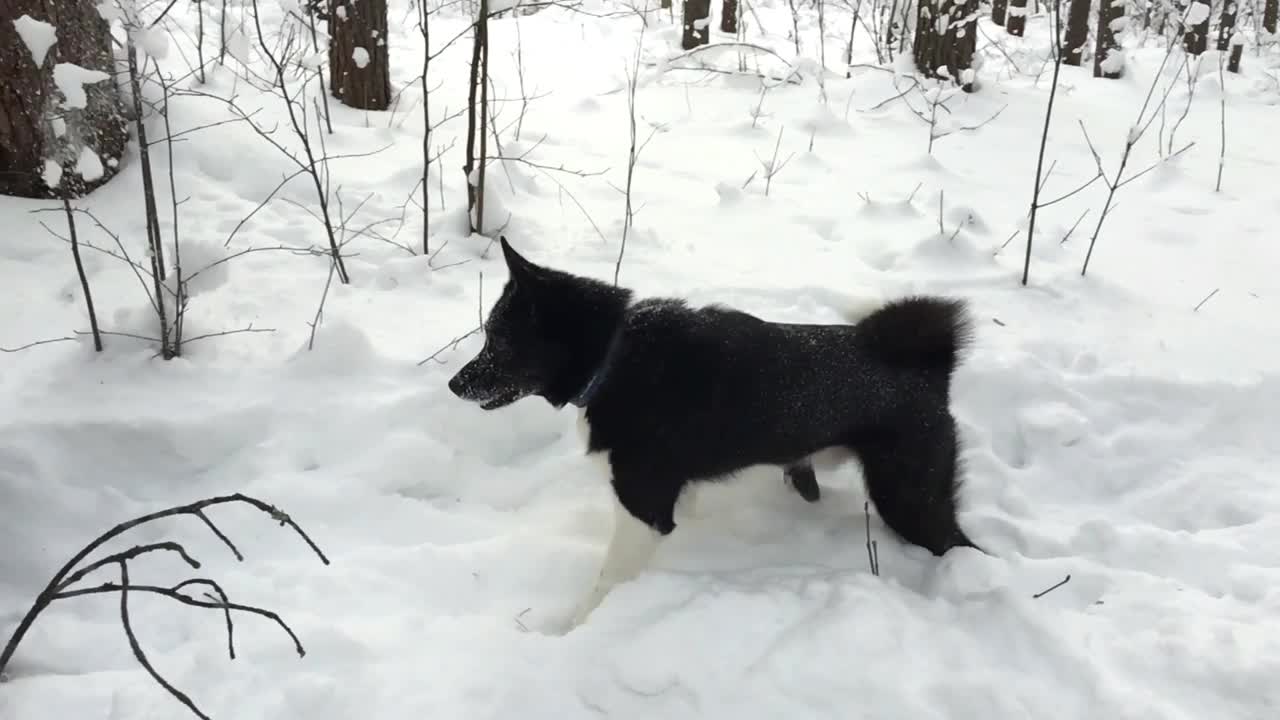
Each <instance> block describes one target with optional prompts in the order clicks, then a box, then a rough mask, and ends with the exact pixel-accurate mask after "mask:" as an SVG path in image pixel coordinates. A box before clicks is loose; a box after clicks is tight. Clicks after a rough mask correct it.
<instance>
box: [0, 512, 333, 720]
mask: <svg viewBox="0 0 1280 720" xmlns="http://www.w3.org/2000/svg"><path fill="white" fill-rule="evenodd" d="M233 503H243V504H247V505H249V506H251V507H253V508H255V509H257V510H259V511H261V512H263V513H265V514H266V515H268V516H269V517H270V518H271V519H272V520H274V521H276V522H278V523H280V524H281V525H285V526H288V527H290V528H291V529H292V530H293V531H294V532H296V533H297V534H298V536H299V537H301V538H302V539H303V541H305V542H306V543H307V545H308V546H309V547H310V548H311V550H312V551H313V552H314V553H315V554H316V556H317V557H319V558H320V560H321V562H323V563H324V564H325V565H328V564H329V559H328V558H327V557H325V555H324V553H323V552H322V551H321V550H320V548H319V547H318V546H317V545H316V544H315V542H314V541H312V540H311V538H310V536H308V535H307V534H306V532H305V531H303V530H302V528H301V527H299V526H298V524H297V523H296V522H294V521H293V519H292V518H290V517H289V515H288V514H287V513H285V512H283V511H281V510H279V509H278V508H276V507H275V506H273V505H269V504H268V503H266V502H263V501H261V500H258V499H257V498H253V497H250V496H247V495H244V494H241V493H236V494H234V495H225V496H219V497H212V498H207V499H204V500H200V501H197V502H194V503H190V504H187V505H180V506H177V507H172V508H169V509H166V510H160V511H158V512H153V513H149V514H147V515H143V516H141V517H138V518H134V519H133V520H129V521H127V522H123V523H120V524H119V525H116V526H115V527H113V528H111V529H110V530H108V531H106V532H104V533H102V534H101V535H99V536H98V537H97V538H95V539H94V540H92V541H90V542H89V544H87V545H85V546H84V547H83V548H81V549H80V551H79V552H77V553H76V554H75V556H74V557H72V558H71V559H70V560H68V561H67V562H66V563H65V564H64V565H63V566H62V567H61V568H60V569H59V570H58V572H57V573H55V574H54V576H53V578H51V579H50V580H49V582H48V584H47V585H45V588H44V589H43V590H42V591H41V592H40V594H39V595H37V596H36V599H35V602H34V603H33V604H32V606H31V608H30V609H28V610H27V613H26V614H25V615H24V616H23V618H22V620H21V621H20V622H19V623H18V627H17V628H16V629H15V630H14V632H13V634H12V635H11V636H10V637H9V640H8V641H7V642H6V643H5V646H4V650H3V651H2V652H0V673H3V671H4V669H5V668H6V667H8V665H9V662H10V660H12V658H13V656H14V653H15V652H16V651H17V648H18V645H19V643H21V642H22V639H23V638H24V637H25V636H26V634H27V632H28V631H29V630H30V629H31V626H32V625H33V624H34V623H35V621H36V618H37V617H38V616H39V615H40V613H41V612H43V611H44V610H45V609H46V608H48V607H49V605H51V604H53V603H54V602H56V601H58V600H64V599H68V598H72V597H80V596H85V595H95V594H102V593H108V592H118V593H119V594H120V621H121V625H122V626H123V628H124V631H125V635H126V636H127V638H128V640H129V646H130V648H131V649H132V651H133V655H134V657H135V658H136V659H137V661H138V663H139V664H140V665H142V667H143V668H144V669H145V670H146V671H147V673H148V674H150V675H151V677H152V678H153V679H154V680H155V681H156V682H157V683H158V684H159V685H160V686H161V687H163V688H164V689H165V690H166V691H168V692H169V693H170V694H171V695H173V696H174V697H175V698H176V699H178V700H179V701H180V702H182V703H183V704H184V705H185V706H186V707H187V708H188V709H190V710H191V711H192V712H193V713H194V714H195V715H197V716H198V717H200V718H204V719H205V720H208V716H207V715H205V714H204V713H202V712H201V711H200V710H199V708H197V707H196V705H195V703H194V702H192V700H191V699H190V698H189V697H188V696H187V695H185V694H184V693H183V692H182V691H180V690H178V689H177V688H176V687H174V686H173V685H172V684H171V683H169V682H168V681H167V680H165V678H164V677H163V676H162V675H160V673H159V672H158V671H157V670H156V669H155V667H154V666H153V665H152V664H151V662H150V660H149V659H148V658H147V656H146V652H145V651H144V650H143V649H142V646H141V644H140V643H139V642H138V639H137V636H136V634H135V633H134V630H133V623H132V619H131V617H130V615H129V593H130V592H147V593H153V594H160V595H164V596H166V597H170V598H172V599H175V600H178V601H179V602H182V603H184V604H187V605H193V606H196V607H205V608H214V609H220V610H223V611H224V613H225V616H226V623H227V633H228V640H227V642H228V647H229V651H230V653H231V656H232V658H234V657H235V650H234V644H233V640H232V635H231V633H232V624H231V611H232V610H235V611H237V612H245V613H251V614H256V615H260V616H262V617H266V618H269V619H272V620H274V621H275V622H276V623H277V624H278V625H280V626H281V627H282V628H284V630H285V631H286V632H287V633H288V634H289V636H290V638H291V639H292V640H293V642H294V645H295V648H296V649H297V651H298V654H299V656H301V655H303V654H304V650H303V648H302V644H301V642H300V641H299V640H298V638H297V636H296V635H295V634H294V632H293V631H292V630H291V629H290V628H289V627H288V626H287V625H286V624H285V623H284V621H283V620H282V619H281V618H280V617H279V616H278V615H276V614H275V613H273V612H270V611H267V610H263V609H261V608H254V607H251V606H248V605H241V604H238V603H231V602H229V601H227V599H226V597H227V596H226V593H225V592H224V591H223V590H222V587H221V586H220V585H218V584H217V583H216V582H215V581H213V580H209V579H206V578H193V579H190V580H187V581H184V582H182V583H179V584H177V585H175V586H173V587H170V588H163V587H159V586H152V585H143V586H136V585H133V584H131V583H130V581H129V562H130V561H131V560H134V559H136V558H138V557H140V556H142V555H146V554H148V553H153V552H173V553H175V554H177V555H178V556H179V557H181V558H182V560H183V561H184V562H186V563H187V565H188V566H190V567H192V568H194V569H198V568H199V567H200V562H199V561H198V560H196V559H195V558H194V557H192V556H191V555H190V553H188V552H187V551H186V549H185V548H184V547H183V546H182V545H180V544H179V543H176V542H172V541H166V542H158V543H149V544H145V545H136V546H134V547H131V548H129V549H127V550H123V551H120V552H115V553H111V554H108V555H106V556H104V557H101V558H99V559H98V560H95V561H93V562H90V563H88V564H86V565H83V566H81V563H83V562H84V561H85V560H86V559H87V558H88V557H89V556H90V555H91V554H93V553H94V552H95V551H96V550H98V549H99V548H101V547H102V546H103V545H104V544H106V543H108V542H110V541H111V540H113V539H115V538H116V537H118V536H120V535H122V534H123V533H125V532H128V531H129V530H131V529H133V528H135V527H137V526H139V525H142V524H145V523H148V522H152V521H155V520H159V519H162V518H168V517H175V516H178V515H193V516H195V517H197V518H198V519H200V520H201V522H203V523H204V524H205V525H206V526H207V527H209V528H210V529H211V530H212V531H213V533H214V534H215V535H216V536H217V537H218V539H219V540H220V541H222V542H223V543H224V544H225V545H227V547H229V548H231V551H232V552H233V553H234V554H235V556H236V559H237V560H243V559H244V558H243V555H241V553H240V551H239V550H238V549H237V548H236V547H235V545H234V544H233V543H232V542H231V540H230V539H229V538H228V537H227V536H226V534H225V533H223V532H221V531H220V530H219V529H218V528H217V526H216V525H214V523H213V521H212V520H211V519H210V518H209V516H208V515H207V514H206V512H205V511H206V510H207V509H208V508H210V507H214V506H217V505H226V504H233ZM110 565H117V566H119V568H120V581H119V583H118V584H116V583H110V582H106V583H102V584H100V585H97V586H95V587H89V588H78V589H77V588H73V587H72V586H73V585H74V584H75V583H77V582H79V581H81V580H83V579H84V578H85V577H87V576H89V575H90V574H92V573H93V572H95V571H97V570H100V569H102V568H104V567H108V566H110ZM194 585H204V586H207V587H210V588H211V589H212V590H213V592H214V593H216V594H217V596H218V599H215V600H210V601H204V600H199V599H196V598H192V597H190V596H188V595H185V594H182V593H180V592H179V591H180V590H181V589H182V588H184V587H190V586H194Z"/></svg>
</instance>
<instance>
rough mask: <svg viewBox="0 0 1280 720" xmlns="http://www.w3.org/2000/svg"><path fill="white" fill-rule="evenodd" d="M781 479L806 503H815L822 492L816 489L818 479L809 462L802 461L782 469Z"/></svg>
mask: <svg viewBox="0 0 1280 720" xmlns="http://www.w3.org/2000/svg"><path fill="white" fill-rule="evenodd" d="M782 478H783V480H785V481H786V483H787V484H788V485H790V486H791V487H792V488H794V489H795V491H796V493H798V494H799V495H800V497H802V498H804V499H805V500H807V501H808V502H811V503H816V502H818V500H819V499H821V497H822V491H821V490H819V489H818V477H817V476H816V475H815V474H814V472H813V463H812V462H810V461H809V460H802V461H800V462H797V463H792V464H791V465H787V466H786V467H784V468H782Z"/></svg>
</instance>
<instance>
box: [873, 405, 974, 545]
mask: <svg viewBox="0 0 1280 720" xmlns="http://www.w3.org/2000/svg"><path fill="white" fill-rule="evenodd" d="M850 448H851V449H852V450H854V452H856V453H857V455H858V459H859V460H860V461H861V464H862V472H863V476H864V477H865V479H866V484H867V494H868V495H870V496H871V501H872V502H873V503H875V506H876V511H877V512H878V513H879V515H880V517H881V518H883V519H884V522H885V524H886V525H888V526H889V528H890V529H892V530H893V531H894V532H895V533H897V534H898V535H899V536H900V537H901V538H902V539H903V540H906V541H907V542H909V543H912V544H914V545H919V546H921V547H923V548H925V549H927V550H929V552H931V553H933V554H934V555H943V554H944V553H946V552H947V550H950V549H951V548H953V547H971V548H974V549H976V550H978V551H980V552H985V551H984V550H982V549H981V548H979V547H978V546H977V545H975V544H974V543H973V541H972V540H970V539H969V537H968V536H967V535H965V533H964V531H963V530H961V529H960V524H959V521H958V519H957V517H956V494H957V492H958V490H959V478H958V477H957V473H958V471H959V465H960V462H959V446H958V437H957V431H956V424H955V419H954V418H953V417H952V416H951V413H950V412H948V411H947V409H946V408H945V407H941V408H929V409H925V410H924V411H923V412H922V413H920V414H915V415H911V416H909V417H907V418H905V419H904V420H902V421H900V422H898V423H897V424H896V425H893V426H888V427H881V428H874V429H871V430H870V431H869V432H863V433H859V434H858V436H857V437H856V438H855V439H854V441H853V442H852V443H850Z"/></svg>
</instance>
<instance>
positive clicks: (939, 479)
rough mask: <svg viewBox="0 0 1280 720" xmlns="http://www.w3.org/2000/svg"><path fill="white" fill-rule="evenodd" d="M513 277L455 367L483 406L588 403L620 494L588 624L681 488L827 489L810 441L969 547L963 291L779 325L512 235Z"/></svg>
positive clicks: (936, 544) (934, 538)
mask: <svg viewBox="0 0 1280 720" xmlns="http://www.w3.org/2000/svg"><path fill="white" fill-rule="evenodd" d="M501 245H502V252H503V255H504V256H505V258H506V263H507V267H508V269H509V270H510V278H509V280H508V281H507V284H506V286H505V287H504V288H503V290H502V296H501V297H499V298H498V301H497V303H496V304H495V305H494V307H493V310H492V311H491V312H490V314H489V317H488V319H487V320H486V321H485V327H484V330H485V344H484V347H483V349H481V351H480V353H479V354H478V355H477V356H476V357H475V359H473V360H472V361H471V362H469V363H467V365H465V366H464V367H463V368H462V369H461V370H459V371H458V373H457V374H456V375H455V376H454V377H453V378H452V379H451V380H450V381H449V389H450V390H451V391H452V392H453V393H454V394H455V395H457V396H458V397H460V398H462V399H464V400H469V401H472V402H476V403H479V405H480V406H481V407H482V408H484V409H485V410H494V409H497V408H501V407H504V406H506V405H509V404H511V403H513V402H515V401H517V400H519V399H521V398H524V397H527V396H530V395H537V396H540V397H542V398H543V399H545V400H546V401H547V402H548V403H550V404H551V405H552V406H554V407H556V408H560V407H563V406H564V405H565V404H567V403H572V404H573V405H575V406H577V407H579V408H581V411H582V413H583V419H584V421H585V424H586V433H587V452H588V453H601V454H602V459H605V460H607V463H608V467H609V469H610V473H611V475H612V478H611V480H612V484H613V495H614V497H615V498H616V500H617V503H616V505H615V508H616V511H617V512H616V518H615V520H616V522H615V528H614V532H613V537H612V539H611V541H610V543H609V548H608V551H607V553H606V555H605V560H604V565H603V568H602V569H601V572H600V576H599V580H598V581H597V583H596V586H595V589H594V590H593V591H592V593H591V594H590V596H589V597H588V598H587V600H586V602H585V603H583V604H582V605H581V606H580V608H579V610H578V614H577V616H576V618H575V621H574V622H575V624H578V623H580V622H581V621H582V620H584V619H585V618H586V616H587V615H588V614H589V613H590V612H591V611H592V610H594V609H595V608H596V606H597V605H599V603H600V601H601V600H602V599H603V598H604V596H605V594H607V593H608V591H609V590H610V588H612V587H613V586H614V585H616V584H618V583H620V582H623V581H626V580H629V579H631V578H632V577H635V576H636V575H637V574H638V573H639V572H640V571H641V570H642V569H643V568H644V566H645V565H646V564H647V563H648V562H649V560H650V558H651V557H652V555H653V553H654V551H655V550H656V549H657V545H658V542H659V541H660V540H661V538H663V537H664V536H666V535H668V534H669V533H671V531H672V530H674V529H675V527H676V524H675V521H674V519H673V517H672V515H673V511H674V509H675V506H676V501H677V500H678V499H679V496H680V493H681V491H682V489H683V488H684V487H685V486H686V485H687V484H689V483H691V482H694V481H704V480H716V479H720V478H724V477H727V476H729V475H731V474H732V473H734V471H737V470H741V469H744V468H746V467H749V466H753V465H776V466H779V467H781V468H782V470H783V476H784V478H785V479H786V480H787V481H788V483H789V484H790V485H791V486H792V487H794V488H795V490H796V492H798V493H799V494H800V495H801V496H802V497H804V499H805V500H808V501H810V502H816V501H817V500H818V498H819V490H818V484H817V481H816V479H815V477H814V471H813V463H812V459H811V458H812V457H813V456H814V455H815V454H816V453H818V452H819V451H823V450H826V449H830V448H834V449H842V450H848V451H851V452H852V453H853V455H855V456H856V457H857V458H858V460H859V461H860V463H861V466H862V471H863V475H864V477H865V482H866V486H867V492H868V494H869V495H870V497H871V500H872V502H873V503H875V506H876V510H877V511H878V513H879V515H880V516H881V518H883V520H884V522H885V523H886V524H887V525H888V526H889V527H890V528H892V529H893V530H894V531H895V532H896V533H897V534H898V535H899V536H901V538H902V539H903V540H906V541H907V542H910V543H913V544H916V545H920V546H922V547H924V548H926V549H928V550H930V551H931V552H932V553H933V554H935V555H942V554H943V553H945V552H946V551H947V550H949V549H951V548H953V547H957V546H963V547H972V548H975V549H976V548H977V546H976V545H974V544H973V542H972V541H971V540H970V539H969V538H968V537H967V536H966V535H965V533H964V531H963V530H961V529H960V526H959V524H958V522H957V518H956V493H957V490H958V485H959V480H958V478H957V472H958V448H957V431H956V423H955V420H954V418H953V417H952V415H951V412H950V390H951V377H952V373H953V371H954V369H955V366H956V363H957V358H958V355H959V354H960V352H961V351H962V350H963V348H964V345H965V343H966V342H967V340H968V337H969V329H970V326H969V323H968V320H967V318H966V313H965V308H964V305H963V304H962V303H961V302H960V301H956V300H950V299H943V298H936V297H911V298H905V299H900V300H895V301H892V302H889V303H887V304H885V305H883V306H882V307H880V308H878V309H876V310H874V311H872V312H870V313H869V314H867V315H866V316H865V317H863V318H862V319H861V320H859V321H857V322H856V323H854V324H850V325H797V324H784V323H772V322H767V321H764V320H761V319H759V318H757V317H754V316H752V315H749V314H747V313H744V312H739V311H736V310H732V309H727V308H722V307H715V306H712V307H705V308H700V309H694V308H690V307H688V306H687V305H686V304H685V303H683V302H682V301H680V300H674V299H661V298H656V299H646V300H635V299H634V298H633V293H632V291H630V290H627V289H624V288H618V287H614V286H611V285H608V284H606V283H603V282H600V281H597V280H592V279H589V278H584V277H580V276H577V275H572V274H569V273H567V272H563V271H559V270H555V269H552V268H548V267H544V266H540V265H536V264H534V263H532V262H530V261H529V260H527V259H525V258H524V257H522V256H521V255H520V254H519V253H517V252H516V251H515V250H514V249H513V248H512V247H511V245H510V244H509V243H508V242H507V240H506V238H502V239H501Z"/></svg>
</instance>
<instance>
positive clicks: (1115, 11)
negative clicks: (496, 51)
mask: <svg viewBox="0 0 1280 720" xmlns="http://www.w3.org/2000/svg"><path fill="white" fill-rule="evenodd" d="M1124 3H1125V0H1099V2H1098V41H1097V44H1096V45H1094V48H1093V76H1094V77H1100V78H1107V79H1108V80H1115V79H1117V78H1119V77H1121V76H1122V75H1124V50H1122V49H1121V48H1120V32H1121V31H1122V30H1124V22H1125V14H1124Z"/></svg>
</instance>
